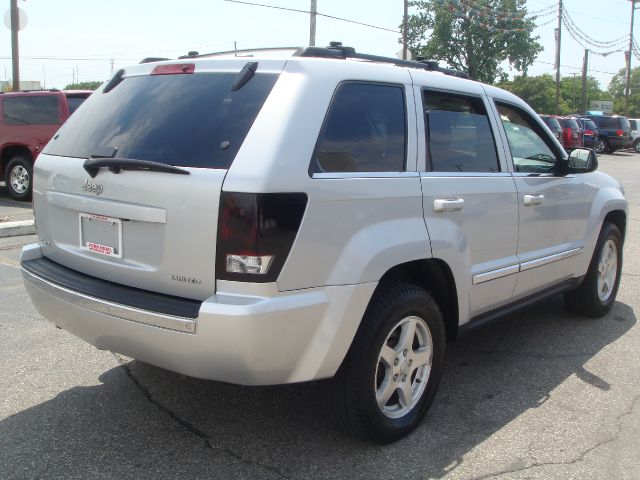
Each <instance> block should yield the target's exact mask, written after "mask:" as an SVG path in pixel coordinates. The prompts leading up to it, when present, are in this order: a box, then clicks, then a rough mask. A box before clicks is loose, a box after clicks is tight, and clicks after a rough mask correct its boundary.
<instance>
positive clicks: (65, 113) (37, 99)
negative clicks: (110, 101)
mask: <svg viewBox="0 0 640 480" xmlns="http://www.w3.org/2000/svg"><path fill="white" fill-rule="evenodd" d="M91 93H93V92H92V91H91V90H67V91H59V90H37V91H31V92H10V93H2V94H0V111H1V112H2V120H1V121H0V180H1V179H2V178H3V177H4V181H5V184H6V186H7V190H8V192H9V194H10V195H11V196H12V197H14V198H16V199H19V200H23V199H28V198H29V197H30V196H31V176H32V174H31V172H32V171H33V162H34V161H35V159H36V157H37V156H38V154H39V153H40V152H41V151H42V149H43V148H44V146H45V145H46V144H47V143H48V142H49V140H50V139H51V137H52V136H53V134H54V133H55V132H56V130H58V128H60V125H62V124H63V123H64V121H65V120H66V119H67V118H69V115H71V114H72V113H73V112H74V111H75V110H76V109H77V108H78V107H79V106H80V104H81V103H82V102H83V101H84V100H85V99H86V98H87V97H88V96H89V95H91Z"/></svg>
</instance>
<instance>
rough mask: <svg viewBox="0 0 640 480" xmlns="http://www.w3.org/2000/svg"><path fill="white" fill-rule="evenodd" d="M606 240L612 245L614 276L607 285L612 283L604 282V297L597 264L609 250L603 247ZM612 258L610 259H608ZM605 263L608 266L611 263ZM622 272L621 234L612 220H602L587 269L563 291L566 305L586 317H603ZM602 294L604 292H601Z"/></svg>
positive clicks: (611, 303)
mask: <svg viewBox="0 0 640 480" xmlns="http://www.w3.org/2000/svg"><path fill="white" fill-rule="evenodd" d="M608 242H612V244H613V245H614V246H615V249H616V251H615V260H616V264H615V268H616V271H615V276H614V280H613V282H612V283H613V285H608V284H609V283H611V282H607V285H608V286H607V289H606V290H607V293H606V295H607V296H606V298H602V297H601V296H600V294H599V286H598V280H599V277H600V276H601V275H600V273H601V272H600V270H599V267H600V263H601V261H602V260H603V254H606V253H609V250H608V249H605V248H606V247H607V246H608V245H610V244H608ZM609 260H610V261H612V258H610V259H609ZM605 263H606V264H607V266H608V265H610V263H607V262H606V261H605ZM621 274H622V236H621V235H620V230H618V227H616V226H615V225H614V224H612V223H608V222H607V223H605V224H604V225H603V226H602V231H601V232H600V236H599V237H598V242H597V243H596V249H595V250H594V252H593V257H592V258H591V263H590V264H589V270H587V275H586V276H585V277H584V280H583V281H582V284H580V286H579V287H578V288H576V289H575V290H571V291H569V292H566V293H565V294H564V301H565V304H566V305H567V307H569V309H570V310H571V311H573V312H575V313H578V314H580V315H584V316H587V317H594V318H597V317H602V316H604V315H606V314H607V312H608V311H609V310H611V307H613V303H614V302H615V299H616V295H617V294H618V287H619V286H620V276H621ZM603 295H605V294H604V293H603Z"/></svg>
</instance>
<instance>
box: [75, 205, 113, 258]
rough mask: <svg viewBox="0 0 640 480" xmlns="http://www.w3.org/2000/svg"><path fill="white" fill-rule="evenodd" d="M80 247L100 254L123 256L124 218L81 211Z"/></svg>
mask: <svg viewBox="0 0 640 480" xmlns="http://www.w3.org/2000/svg"><path fill="white" fill-rule="evenodd" d="M80 247H81V248H82V249H84V250H88V251H90V252H93V253H97V254H98V255H106V256H107V257H116V258H122V220H121V219H119V218H113V217H106V216H104V215H94V214H90V213H81V214H80Z"/></svg>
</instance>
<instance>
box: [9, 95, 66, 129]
mask: <svg viewBox="0 0 640 480" xmlns="http://www.w3.org/2000/svg"><path fill="white" fill-rule="evenodd" d="M2 108H3V116H4V123H5V125H56V124H59V123H60V115H59V114H58V97H56V96H54V95H48V96H36V95H25V96H20V97H9V96H7V97H5V98H4V102H3V105H2Z"/></svg>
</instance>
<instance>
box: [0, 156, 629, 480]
mask: <svg viewBox="0 0 640 480" xmlns="http://www.w3.org/2000/svg"><path fill="white" fill-rule="evenodd" d="M599 160H600V170H601V171H604V172H607V173H610V174H611V175H613V176H615V177H616V178H618V179H619V180H620V181H621V182H622V183H623V184H624V186H625V188H626V192H627V198H628V200H629V202H630V217H629V220H628V228H627V239H626V244H625V252H624V253H625V263H624V267H623V278H622V283H621V288H620V291H619V294H618V301H617V303H616V304H615V306H614V308H613V310H612V311H611V312H610V313H609V315H607V316H606V317H605V318H602V319H584V318H580V317H578V316H575V315H573V314H570V313H569V312H568V311H567V310H565V308H564V306H563V303H562V299H561V298H553V299H550V300H549V301H546V302H545V303H542V304H540V305H538V306H536V307H534V308H532V309H530V310H528V311H525V312H523V313H519V314H517V315H513V316H511V317H507V318H505V319H503V320H501V321H499V322H497V323H494V324H492V325H489V326H487V327H485V328H483V329H482V330H480V331H478V332H476V333H473V334H471V335H469V336H467V337H465V338H464V339H462V340H461V341H458V342H456V343H453V344H450V345H449V350H448V352H447V361H446V367H445V371H444V375H443V379H442V384H441V387H440V390H439V393H438V395H437V396H436V400H435V403H434V405H433V407H432V409H431V411H430V413H429V415H428V416H427V419H426V421H425V422H424V423H423V424H422V425H421V427H420V428H419V429H418V430H417V431H416V432H415V433H414V434H412V435H410V436H409V437H407V438H405V439H403V440H401V441H400V442H397V443H395V444H393V445H389V446H377V445H375V446H374V445H369V444H365V443H361V442H358V441H355V440H353V439H351V438H349V437H345V436H343V435H342V434H340V433H338V432H336V431H335V429H334V428H333V426H332V425H331V424H330V423H329V422H328V421H327V417H326V416H325V414H324V412H323V402H322V396H321V385H320V384H318V383H309V384H299V385H288V386H281V387H240V386H233V385H228V384H221V383H216V382H208V381H203V380H196V379H192V378H188V377H185V376H182V375H178V374H174V373H171V372H167V371H164V370H161V369H159V368H156V367H153V366H150V365H147V364H144V363H142V362H138V361H135V360H131V359H128V358H124V357H120V356H118V355H114V354H112V353H110V352H105V351H99V350H96V349H95V348H93V347H91V346H90V345H87V344H85V343H84V342H82V341H80V340H78V339H76V338H75V337H73V336H71V335H70V334H68V333H66V332H64V331H62V330H59V329H56V328H55V327H54V326H53V325H51V324H49V323H47V322H45V321H44V320H43V319H42V318H41V317H40V316H39V315H38V314H37V313H36V312H35V310H34V309H33V307H32V305H31V303H30V301H29V299H28V297H27V294H26V292H25V291H24V288H23V286H22V280H21V275H20V271H19V263H18V258H19V253H20V248H21V247H22V246H23V245H25V244H27V243H30V242H32V241H34V238H35V237H33V236H27V237H11V238H1V239H0V305H1V307H0V362H1V363H0V364H1V365H2V369H1V371H0V479H23V478H24V479H35V478H47V479H49V478H60V479H76V478H77V479H123V478H153V479H196V478H223V479H236V478H238V479H244V478H247V479H282V478H287V479H289V478H290V479H311V478H318V479H389V478H393V479H429V478H445V479H469V480H471V479H476V480H479V479H489V478H491V479H640V460H639V459H640V441H639V440H640V400H639V398H640V368H638V367H639V366H640V327H639V326H638V322H637V318H636V312H638V311H640V296H639V294H638V292H640V249H639V247H638V244H639V241H640V224H639V220H640V216H639V214H638V205H639V204H640V188H639V187H640V154H632V153H627V152H617V153H616V154H614V155H602V156H600V159H599ZM16 203H17V202H12V201H11V200H9V199H8V197H7V194H6V192H5V191H4V188H0V218H3V216H4V217H5V218H6V217H7V216H10V215H11V216H14V217H15V216H22V217H21V218H20V219H23V218H28V217H29V215H30V213H29V208H28V204H17V205H16ZM283 334H286V332H283Z"/></svg>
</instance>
